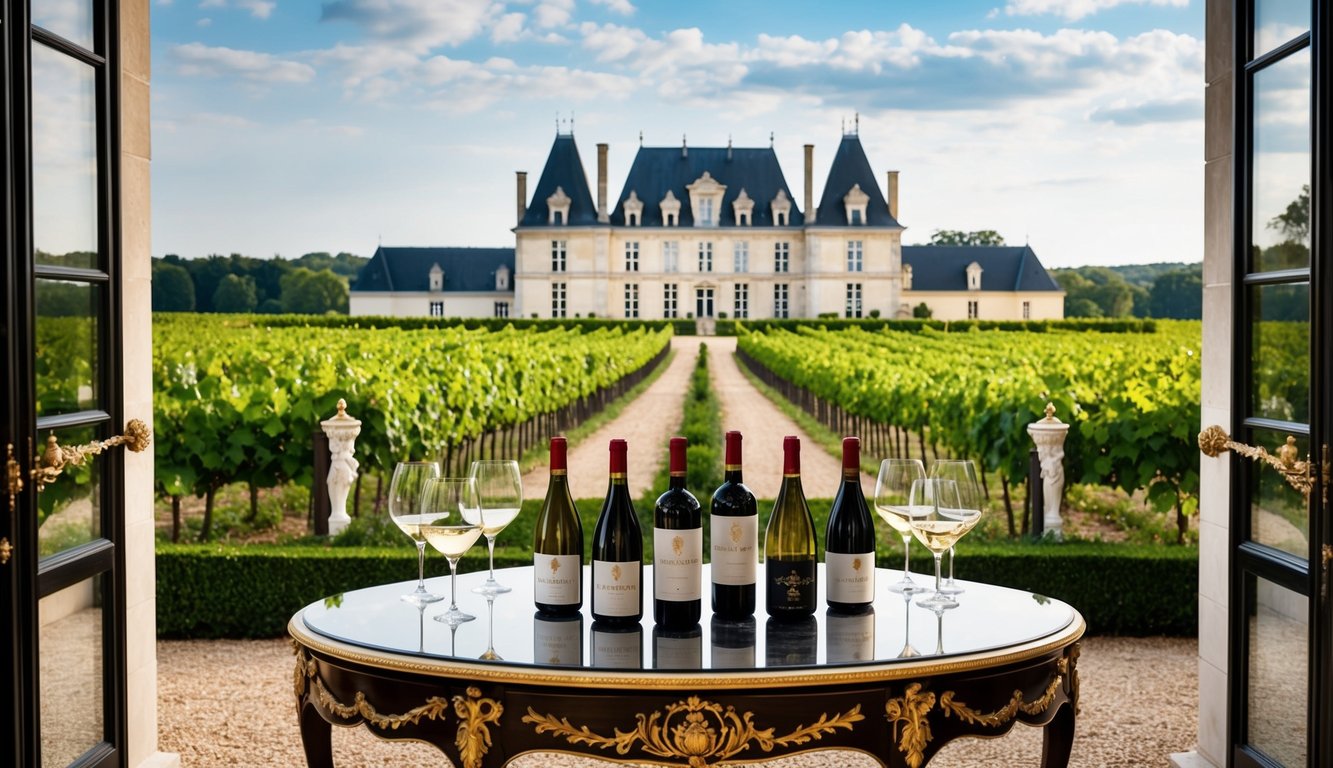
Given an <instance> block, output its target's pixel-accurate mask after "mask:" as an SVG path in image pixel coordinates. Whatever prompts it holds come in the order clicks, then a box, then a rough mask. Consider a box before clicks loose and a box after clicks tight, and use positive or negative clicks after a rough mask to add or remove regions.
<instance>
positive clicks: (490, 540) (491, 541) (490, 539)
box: [486, 536, 953, 583]
mask: <svg viewBox="0 0 1333 768" xmlns="http://www.w3.org/2000/svg"><path fill="white" fill-rule="evenodd" d="M486 549H488V550H490V553H491V575H490V577H489V578H487V579H486V580H487V581H489V582H492V583H494V582H495V537H494V536H487V537H486ZM952 562H953V561H950V563H952Z"/></svg>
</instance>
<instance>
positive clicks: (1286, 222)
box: [1268, 184, 1310, 243]
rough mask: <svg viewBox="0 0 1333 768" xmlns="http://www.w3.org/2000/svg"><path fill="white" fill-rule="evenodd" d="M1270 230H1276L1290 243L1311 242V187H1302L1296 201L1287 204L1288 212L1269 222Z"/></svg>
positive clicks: (1307, 185)
mask: <svg viewBox="0 0 1333 768" xmlns="http://www.w3.org/2000/svg"><path fill="white" fill-rule="evenodd" d="M1268 228H1269V229H1276V230H1278V231H1280V232H1281V233H1282V235H1283V236H1284V237H1286V238H1287V240H1288V241H1290V242H1296V243H1308V242H1310V185H1309V184H1306V185H1304V186H1302V187H1301V193H1300V194H1299V195H1297V196H1296V199H1295V200H1292V201H1291V202H1290V203H1287V210H1285V211H1283V212H1282V213H1279V214H1278V215H1276V216H1274V217H1273V218H1272V220H1270V221H1269V222H1268Z"/></svg>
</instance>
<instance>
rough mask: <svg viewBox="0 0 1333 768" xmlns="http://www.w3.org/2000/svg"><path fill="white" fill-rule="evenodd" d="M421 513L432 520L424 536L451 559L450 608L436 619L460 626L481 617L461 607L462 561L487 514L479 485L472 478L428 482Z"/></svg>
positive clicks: (445, 478) (422, 496)
mask: <svg viewBox="0 0 1333 768" xmlns="http://www.w3.org/2000/svg"><path fill="white" fill-rule="evenodd" d="M421 514H422V515H426V516H429V517H430V518H431V522H430V523H429V524H424V525H422V526H421V535H422V536H424V537H425V538H426V541H427V542H429V543H430V545H431V546H432V547H434V548H435V549H436V550H437V551H439V552H440V554H442V555H444V557H445V559H446V560H448V561H449V610H447V611H445V612H444V613H442V614H440V615H438V616H436V617H435V620H436V621H440V622H444V623H445V624H448V625H449V626H451V627H452V626H457V625H459V624H462V623H463V622H465V621H472V620H473V619H475V618H477V617H476V616H473V615H472V614H470V613H464V612H463V611H460V610H459V609H458V561H459V559H460V558H462V557H463V554H464V553H466V552H467V551H468V550H469V549H471V548H472V545H473V544H475V543H477V539H479V538H481V532H482V527H483V526H482V520H483V519H484V518H483V515H484V513H483V512H482V510H481V506H480V505H479V504H478V503H477V487H476V484H475V483H473V482H472V478H469V477H437V478H432V479H430V480H427V481H426V488H425V490H424V491H423V492H422V494H421Z"/></svg>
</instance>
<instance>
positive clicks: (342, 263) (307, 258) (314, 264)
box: [290, 251, 370, 281]
mask: <svg viewBox="0 0 1333 768" xmlns="http://www.w3.org/2000/svg"><path fill="white" fill-rule="evenodd" d="M369 261H370V259H368V258H366V257H364V256H357V255H356V254H355V253H347V252H346V251H342V252H340V253H339V254H338V255H337V256H331V255H329V253H328V251H317V252H315V253H307V254H303V255H302V256H301V257H300V258H297V259H292V260H291V262H290V263H291V265H292V266H293V267H305V268H306V269H309V270H311V271H314V272H321V271H323V270H328V271H330V272H332V273H333V274H335V275H338V276H339V277H344V278H347V279H348V280H350V281H355V280H356V276H357V275H358V274H359V273H360V272H361V268H362V267H364V266H365V265H366V263H367V262H369Z"/></svg>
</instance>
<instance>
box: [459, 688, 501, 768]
mask: <svg viewBox="0 0 1333 768" xmlns="http://www.w3.org/2000/svg"><path fill="white" fill-rule="evenodd" d="M504 711H505V708H504V706H503V705H502V704H500V702H498V701H496V700H495V699H487V698H484V697H482V695H481V691H480V690H479V689H478V688H476V687H474V686H469V687H468V689H467V696H466V697H464V696H462V695H456V696H454V714H456V715H458V735H457V737H456V738H455V739H454V744H455V745H456V746H457V747H458V755H459V758H460V759H461V760H462V761H463V768H479V766H480V765H481V760H482V758H484V757H485V756H486V753H487V752H488V751H490V748H491V730H490V728H489V727H488V725H489V724H491V723H498V722H500V716H501V715H503V714H504Z"/></svg>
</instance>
